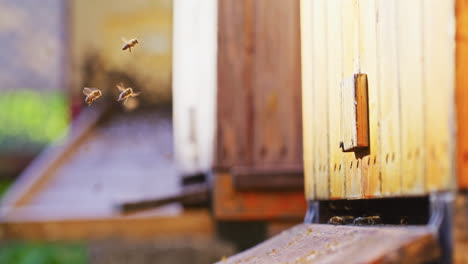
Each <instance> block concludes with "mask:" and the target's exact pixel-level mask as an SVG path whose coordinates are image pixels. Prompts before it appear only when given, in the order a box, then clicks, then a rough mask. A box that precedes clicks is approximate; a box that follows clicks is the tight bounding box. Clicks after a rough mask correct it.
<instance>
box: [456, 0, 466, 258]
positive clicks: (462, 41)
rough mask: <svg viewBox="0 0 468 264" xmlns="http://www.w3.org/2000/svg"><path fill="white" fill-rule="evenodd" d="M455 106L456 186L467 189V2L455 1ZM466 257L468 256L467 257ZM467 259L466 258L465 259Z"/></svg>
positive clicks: (462, 0)
mask: <svg viewBox="0 0 468 264" xmlns="http://www.w3.org/2000/svg"><path fill="white" fill-rule="evenodd" d="M456 18H457V28H456V32H457V33H456V34H457V35H456V97H455V98H456V107H457V169H458V172H457V174H458V186H459V188H461V189H464V190H466V189H468V137H467V136H466V135H468V74H466V69H468V2H467V1H464V0H457V1H456ZM467 258H468V257H467ZM467 261H468V260H467Z"/></svg>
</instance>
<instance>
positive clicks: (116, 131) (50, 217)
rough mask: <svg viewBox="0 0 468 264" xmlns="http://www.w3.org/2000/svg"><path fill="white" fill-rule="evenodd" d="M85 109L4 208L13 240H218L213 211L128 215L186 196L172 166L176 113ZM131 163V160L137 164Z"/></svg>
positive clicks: (6, 233)
mask: <svg viewBox="0 0 468 264" xmlns="http://www.w3.org/2000/svg"><path fill="white" fill-rule="evenodd" d="M98 108H99V107H98V106H97V105H96V107H94V108H93V109H86V111H84V112H82V114H81V115H80V118H79V119H77V120H76V122H77V124H75V127H76V128H77V129H75V130H73V133H72V134H71V135H70V136H69V138H67V139H66V140H65V142H62V143H59V144H57V145H55V146H51V147H50V148H49V149H47V150H46V152H44V153H43V154H41V156H40V157H39V158H37V159H36V160H35V161H34V163H33V164H32V165H31V166H30V167H28V169H27V170H26V171H25V172H24V173H23V175H22V176H21V177H20V178H19V180H18V181H17V182H15V184H14V186H13V187H12V188H11V190H9V192H8V193H7V194H6V196H5V198H4V199H3V200H2V204H1V215H0V228H1V231H2V232H1V234H2V238H6V239H41V240H70V239H108V238H110V237H119V238H127V239H144V238H155V237H161V236H166V237H167V236H172V237H175V236H184V237H186V236H194V237H211V236H213V232H214V224H213V221H212V219H211V217H210V214H209V212H208V210H207V209H198V210H184V209H183V208H181V206H179V205H178V204H171V205H167V206H165V207H161V208H157V209H153V210H151V211H147V212H144V213H140V214H134V215H122V214H121V213H120V212H119V210H117V208H115V206H116V205H117V204H118V203H119V202H122V201H127V200H131V199H144V198H148V197H149V198H154V197H155V196H158V195H160V196H167V195H173V194H176V193H178V192H180V189H179V179H178V174H177V170H176V166H175V164H174V162H173V160H172V159H173V149H172V131H171V129H172V127H171V115H170V114H168V113H167V112H166V113H165V112H164V111H157V112H155V111H149V112H148V111H146V112H145V111H143V112H135V113H127V114H124V113H122V114H120V115H115V114H111V115H110V114H109V112H110V110H112V112H115V111H118V110H117V109H109V108H103V109H102V110H101V111H97V112H96V111H94V110H96V109H98ZM130 161H131V162H130Z"/></svg>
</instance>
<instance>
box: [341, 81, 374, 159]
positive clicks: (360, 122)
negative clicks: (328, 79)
mask: <svg viewBox="0 0 468 264" xmlns="http://www.w3.org/2000/svg"><path fill="white" fill-rule="evenodd" d="M367 109H368V96H367V76H366V75H365V74H361V73H360V74H353V76H351V77H349V78H348V79H345V80H343V81H342V82H341V123H342V141H341V147H342V150H343V151H345V152H352V151H359V150H361V149H364V150H365V149H367V148H368V147H369V116H368V110H367Z"/></svg>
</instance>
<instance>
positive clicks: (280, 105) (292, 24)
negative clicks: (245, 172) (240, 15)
mask: <svg viewBox="0 0 468 264" xmlns="http://www.w3.org/2000/svg"><path fill="white" fill-rule="evenodd" d="M251 8H252V10H253V11H252V12H253V13H252V20H251V23H252V25H251V26H252V27H253V28H252V31H253V32H252V36H253V37H252V40H251V41H252V45H253V46H254V48H253V49H254V51H253V52H252V58H251V59H252V72H251V73H250V75H251V78H252V84H251V88H252V96H253V102H252V103H253V106H251V107H253V108H254V110H253V124H251V125H252V126H253V130H254V134H253V153H254V154H253V166H255V167H271V168H280V167H281V166H294V165H302V112H301V101H300V100H301V65H300V50H301V49H300V32H299V30H300V28H299V1H298V0H293V1H283V0H254V1H252V7H251ZM220 103H222V102H220Z"/></svg>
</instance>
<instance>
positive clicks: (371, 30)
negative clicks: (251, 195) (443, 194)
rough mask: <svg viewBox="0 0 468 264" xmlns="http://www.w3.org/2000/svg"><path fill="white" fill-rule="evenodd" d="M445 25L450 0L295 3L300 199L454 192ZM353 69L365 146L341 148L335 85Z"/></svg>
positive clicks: (449, 49) (450, 15) (449, 28)
mask: <svg viewBox="0 0 468 264" xmlns="http://www.w3.org/2000/svg"><path fill="white" fill-rule="evenodd" d="M454 22H455V13H454V1H436V0H424V1H423V0H419V1H403V0H395V1H382V0H376V1H355V0H344V1H340V0H331V1H324V0H316V1H309V0H302V1H301V32H302V35H301V37H302V67H303V68H302V80H303V84H302V91H303V97H302V98H303V120H304V159H305V174H306V177H305V179H306V196H307V198H308V199H311V200H312V199H342V198H348V199H357V198H376V197H396V196H412V195H424V194H427V193H430V192H434V191H444V190H452V189H454V187H455V182H456V181H455V173H454V148H455V137H454V136H455V133H454V132H455V126H454V110H455V106H454V91H455V86H454V81H455V79H454V76H455V75H454V73H455V60H454V59H455V56H454V55H455V53H454V47H455V37H454V33H455V27H454V26H455V23H454ZM354 74H366V75H367V90H368V97H367V99H368V125H369V129H368V136H369V147H367V148H362V149H360V150H359V151H351V152H344V151H343V150H342V148H340V141H341V140H342V135H343V134H346V133H348V132H349V131H347V130H344V129H348V128H347V127H344V126H343V125H342V124H343V123H345V122H348V121H349V120H348V119H349V118H352V115H351V113H352V108H350V107H348V108H346V107H345V108H344V109H343V108H342V100H345V101H346V100H349V98H348V97H346V96H347V95H346V94H345V93H343V90H342V86H340V83H342V82H343V81H344V80H346V79H349V78H350V77H352V76H353V75H354ZM341 109H343V110H341ZM357 125H358V126H359V125H361V124H357Z"/></svg>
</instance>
